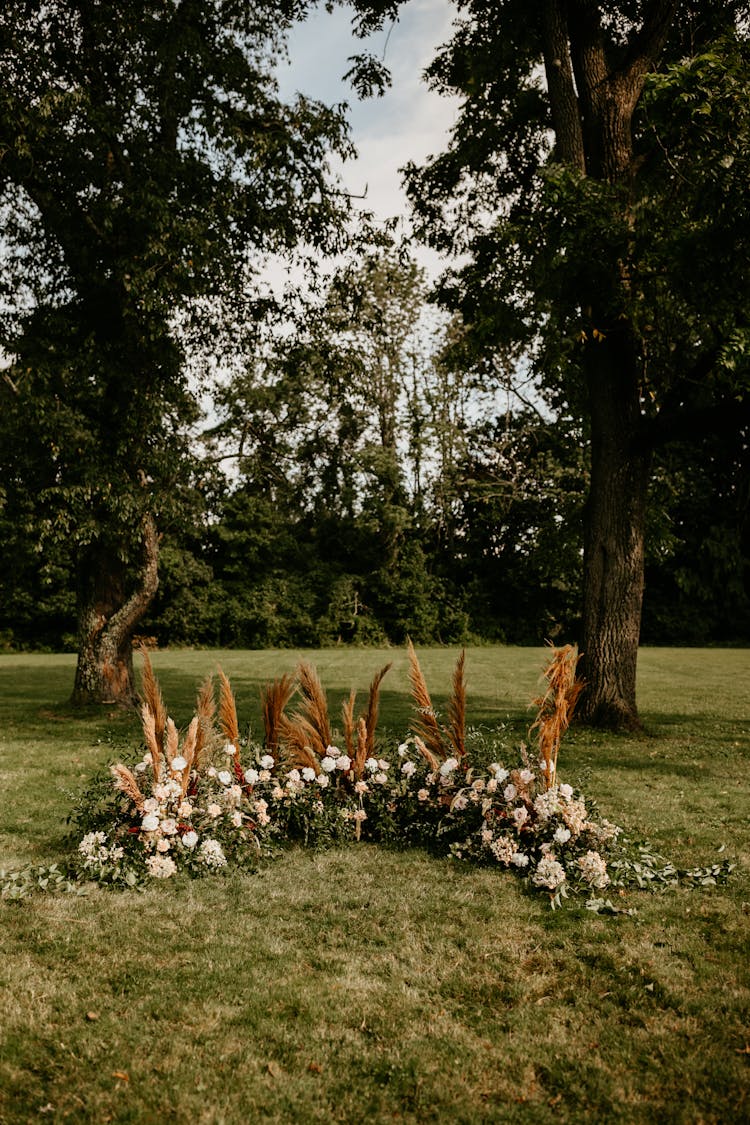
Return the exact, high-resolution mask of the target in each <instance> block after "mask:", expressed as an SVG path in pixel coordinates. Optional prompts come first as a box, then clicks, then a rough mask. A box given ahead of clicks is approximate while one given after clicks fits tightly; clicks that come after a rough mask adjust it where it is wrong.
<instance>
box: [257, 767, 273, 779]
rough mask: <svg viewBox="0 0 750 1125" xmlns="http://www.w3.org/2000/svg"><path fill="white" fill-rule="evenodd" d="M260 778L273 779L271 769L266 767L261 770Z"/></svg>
mask: <svg viewBox="0 0 750 1125" xmlns="http://www.w3.org/2000/svg"><path fill="white" fill-rule="evenodd" d="M258 780H259V781H270V780H271V771H270V770H266V769H263V770H261V771H260V773H259V774H258Z"/></svg>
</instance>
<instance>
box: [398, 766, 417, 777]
mask: <svg viewBox="0 0 750 1125" xmlns="http://www.w3.org/2000/svg"><path fill="white" fill-rule="evenodd" d="M416 772H417V767H416V766H415V765H414V762H404V764H403V765H402V766H401V773H402V774H404V776H405V777H411V775H412V774H413V773H416Z"/></svg>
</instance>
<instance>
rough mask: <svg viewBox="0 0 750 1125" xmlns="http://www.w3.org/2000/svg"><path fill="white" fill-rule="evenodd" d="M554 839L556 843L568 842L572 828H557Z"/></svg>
mask: <svg viewBox="0 0 750 1125" xmlns="http://www.w3.org/2000/svg"><path fill="white" fill-rule="evenodd" d="M552 839H553V840H554V841H555V843H556V844H567V842H568V840H569V839H570V829H569V828H556V829H555V834H554V836H553V837H552Z"/></svg>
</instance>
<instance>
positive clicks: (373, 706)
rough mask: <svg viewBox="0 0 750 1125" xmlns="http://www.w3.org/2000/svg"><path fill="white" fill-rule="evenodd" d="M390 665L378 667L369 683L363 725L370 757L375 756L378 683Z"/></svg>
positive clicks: (380, 682) (378, 701)
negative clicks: (365, 728)
mask: <svg viewBox="0 0 750 1125" xmlns="http://www.w3.org/2000/svg"><path fill="white" fill-rule="evenodd" d="M392 667H393V663H392V662H391V663H389V664H386V666H385V667H384V668H381V669H380V671H379V672H378V674H377V675H376V676H375V679H374V680H373V681H372V683H371V684H370V697H369V699H368V702H367V714H366V715H365V726H366V727H367V755H368V757H370V758H374V757H375V731H376V730H377V726H378V712H379V707H380V685H381V684H382V682H383V680H384V679H385V677H386V676H387V674H388V672H390V670H391V668H392Z"/></svg>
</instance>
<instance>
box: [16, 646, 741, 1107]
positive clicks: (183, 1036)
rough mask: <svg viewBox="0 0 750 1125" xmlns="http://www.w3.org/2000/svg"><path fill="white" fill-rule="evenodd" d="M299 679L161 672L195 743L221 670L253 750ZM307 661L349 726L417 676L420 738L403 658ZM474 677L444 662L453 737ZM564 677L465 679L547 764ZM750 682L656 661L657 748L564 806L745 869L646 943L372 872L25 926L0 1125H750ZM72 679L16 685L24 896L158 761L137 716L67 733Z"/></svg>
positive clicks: (501, 658)
mask: <svg viewBox="0 0 750 1125" xmlns="http://www.w3.org/2000/svg"><path fill="white" fill-rule="evenodd" d="M299 655H300V654H297V653H294V652H290V651H286V650H285V651H282V652H262V653H241V652H223V653H197V652H175V653H172V652H164V653H156V654H155V655H154V665H155V668H156V671H157V674H158V676H159V678H160V680H161V683H162V686H163V689H164V694H165V697H166V699H167V703H168V706H169V708H170V711H171V712H172V714H173V715H174V717H175V719H176V720H177V721H178V722H180V723H182V724H184V723H185V722H186V721H187V720H188V719H189V717H190V713H191V705H192V700H193V697H194V692H195V688H196V686H197V683H198V682H199V680H200V679H202V677H203V676H204V675H205V673H206V672H207V671H210V670H212V668H213V667H214V666H215V665H216V664H217V663H220V664H221V665H222V667H223V668H224V670H225V671H226V672H227V674H228V675H229V676H230V678H231V680H232V682H233V684H234V687H235V691H236V694H237V698H238V707H239V711H240V716H241V719H242V720H243V722H244V723H246V724H249V725H250V727H251V729H253V730H254V731H256V732H258V731H259V706H258V687H259V685H260V684H261V683H263V682H264V681H265V680H267V679H269V678H272V677H273V676H276V675H278V674H279V673H280V672H283V671H288V670H292V669H293V668H294V665H295V663H296V660H297V658H298V657H299ZM305 655H306V656H308V657H309V656H312V657H313V659H314V661H315V663H316V665H317V667H318V669H319V671H320V674H321V678H322V680H323V683H324V685H325V686H326V687H327V688H328V689H329V694H330V698H331V700H332V705H333V706H334V707H335V706H336V705H337V702H338V700H340V699H341V698H343V697H344V696H345V695H347V694H348V692H349V689H350V688H351V687H357V688H359V689H361V690H362V691H363V692H364V691H365V690H366V687H367V685H368V683H369V680H370V679H371V677H372V675H373V674H374V673H375V672H376V671H377V670H378V669H379V668H380V667H381V666H382V664H383V663H385V662H386V661H387V660H393V661H394V668H393V669H392V671H391V672H390V674H389V676H388V678H387V679H386V681H385V684H384V688H385V691H384V694H383V698H382V706H381V724H382V725H383V726H385V727H387V728H388V729H390V730H392V731H394V732H397V733H399V734H400V733H402V732H403V731H404V730H405V728H406V726H407V723H408V718H409V711H410V706H409V699H408V684H407V677H406V667H407V662H406V656H405V654H404V653H402V652H400V651H390V650H389V651H388V652H377V651H373V650H359V651H351V650H341V649H333V650H325V651H323V652H320V653H316V654H305ZM455 656H456V654H455V653H453V652H450V651H445V650H438V649H434V650H423V651H421V652H420V659H421V662H422V667H423V669H424V671H425V674H426V677H427V681H428V683H429V685H430V687H431V690H432V692H433V698H434V701H435V703H436V705H437V706H438V707H439V706H440V703H441V700H442V699H444V698H445V696H446V694H447V691H448V687H449V683H450V674H451V670H452V667H453V664H454V662H455ZM543 660H544V654H543V653H542V651H541V650H533V649H509V648H502V649H501V648H478V649H472V650H470V651H469V653H468V654H467V678H468V687H469V717H470V721H471V722H474V723H480V722H481V723H483V724H488V725H492V726H494V727H496V728H497V729H498V731H499V734H500V736H501V737H502V738H503V739H504V740H505V741H506V742H507V743H508V744H509V745H511V744H513V743H514V742H515V741H517V740H518V739H519V738H521V737H523V735H524V732H525V730H526V727H527V726H528V722H529V719H530V712H529V710H528V706H527V704H528V700H529V698H530V697H531V696H532V695H533V694H534V693H535V692H536V690H537V688H538V686H539V672H540V669H541V667H542V663H543ZM749 671H750V653H747V652H740V651H728V650H716V651H706V650H703V651H698V650H680V649H669V650H667V649H645V650H643V651H642V653H641V660H640V705H641V710H642V714H643V717H644V720H645V723H646V733H645V734H644V735H643V736H639V737H635V736H632V735H630V736H621V737H612V736H609V735H604V734H601V733H592V732H586V731H583V730H576V731H573V732H572V733H571V734H570V736H569V737H568V739H567V741H566V742H565V744H564V746H563V750H562V752H561V759H560V768H561V777H562V778H563V779H564V780H569V781H572V782H576V781H578V780H579V779H582V780H583V782H584V788H585V790H586V792H587V793H588V794H590V795H591V796H592V797H594V798H596V799H597V800H598V802H599V805H600V808H601V812H602V814H603V815H604V816H607V817H608V818H609V819H611V820H614V821H617V822H618V823H620V824H623V825H624V826H625V827H626V828H627V829H629V830H630V831H631V832H633V833H635V834H642V835H644V836H647V837H649V838H650V839H651V840H652V841H653V842H654V844H655V846H657V847H658V848H659V850H661V851H662V852H664V853H665V854H667V855H668V856H669V857H670V858H672V859H674V860H675V861H676V862H677V863H678V864H680V865H681V866H694V865H703V864H707V863H711V862H715V861H716V860H717V859H718V858H722V857H724V856H726V855H730V856H731V857H733V858H735V859H736V860H737V862H738V865H739V866H738V870H737V872H736V873H735V875H734V876H733V878H732V880H731V881H730V883H729V885H728V886H726V887H718V888H709V889H707V890H705V891H696V890H688V889H680V890H667V891H664V892H661V893H658V894H655V895H648V894H639V893H636V892H632V893H630V892H629V893H628V894H627V896H625V897H624V898H622V899H620V900H618V901H620V902H621V903H622V904H623V905H625V906H627V907H634V908H636V910H637V914H636V915H635V916H632V917H630V916H618V917H602V916H598V915H595V914H592V913H591V912H589V911H586V910H585V909H584V908H583V907H582V906H581V905H573V906H567V907H566V908H565V909H564V910H562V911H558V912H555V913H553V912H552V911H550V909H549V907H548V905H547V904H546V900H545V899H544V898H543V897H542V896H534V895H531V894H527V893H525V892H524V891H523V890H522V889H521V888H520V886H519V884H518V883H517V882H516V881H514V880H513V878H512V877H511V876H508V875H503V874H501V873H500V872H498V871H493V870H487V869H481V870H470V869H464V868H462V867H460V866H458V865H456V864H452V863H451V862H449V861H438V860H434V859H431V858H429V857H427V856H425V855H424V854H421V853H418V852H404V853H400V852H393V851H386V850H378V849H376V848H373V847H371V846H360V847H351V848H348V849H338V850H334V851H330V852H324V853H310V852H308V853H305V852H301V851H295V852H291V853H288V854H286V855H284V856H283V857H282V858H280V859H278V860H276V861H275V862H274V863H273V864H269V865H268V866H266V867H265V868H264V869H263V870H262V871H261V872H260V873H259V874H257V875H254V876H243V877H239V876H229V877H226V878H221V877H219V878H215V879H213V880H211V879H205V880H202V881H200V882H193V883H187V882H183V883H181V882H173V883H172V882H170V883H168V884H166V885H161V884H160V885H159V886H158V887H155V888H154V889H148V890H147V891H146V892H144V893H141V894H135V893H131V894H119V893H111V892H105V891H91V892H90V893H89V894H87V895H86V896H85V897H73V896H52V895H39V896H36V897H34V898H32V899H27V900H23V901H21V902H7V901H4V902H3V903H2V904H0V988H1V989H2V997H3V1012H2V1018H1V1019H0V1044H1V1045H0V1122H2V1123H3V1125H5V1123H8V1125H10V1123H16V1122H27V1121H44V1120H47V1121H64V1120H70V1121H80V1122H108V1121H113V1122H143V1123H152V1122H153V1123H154V1125H156V1123H157V1122H158V1123H161V1122H176V1123H178V1125H183V1123H184V1125H187V1123H188V1122H190V1123H194V1122H206V1123H211V1125H214V1123H215V1125H219V1123H227V1125H234V1123H235V1122H236V1123H245V1122H256V1121H257V1122H301V1123H305V1122H328V1121H341V1122H360V1121H373V1122H386V1121H388V1122H391V1121H402V1122H465V1123H467V1125H468V1123H475V1122H476V1123H479V1122H495V1121H497V1122H524V1123H526V1122H528V1123H530V1125H531V1123H533V1125H536V1123H542V1125H544V1123H546V1122H571V1123H577V1122H610V1121H611V1122H654V1123H656V1122H659V1123H662V1122H682V1123H685V1125H697V1123H701V1122H706V1123H708V1122H712V1123H717V1125H724V1123H727V1122H747V1121H748V1120H750V1010H749V1009H750V973H749V970H748V951H749V949H750V848H749V844H748V823H749V816H748V814H749V813H750V780H749V776H750V689H749V687H748V683H749V677H748V672H749ZM72 674H73V658H72V657H68V656H31V655H30V656H0V778H1V779H2V788H1V791H2V804H1V805H0V810H1V811H0V867H5V868H13V867H17V866H20V865H22V864H25V863H50V862H53V861H54V860H57V859H60V858H62V857H63V856H64V854H65V850H66V848H67V847H68V843H67V841H66V832H67V830H68V829H67V825H66V823H65V818H66V816H67V814H68V811H69V809H70V806H71V800H72V797H71V794H73V793H75V792H76V791H77V790H79V789H80V788H81V787H82V786H83V785H84V784H85V782H86V779H87V778H88V777H89V776H90V774H91V773H92V771H93V770H94V769H95V768H97V767H98V766H99V765H100V764H103V763H105V762H107V761H109V760H111V759H112V758H114V757H117V756H118V755H119V754H121V753H122V752H124V751H125V750H127V748H129V747H131V746H133V745H134V744H137V742H138V740H139V731H138V724H137V720H136V719H135V717H134V716H131V715H122V714H118V713H111V712H106V711H102V712H98V713H95V714H91V715H86V716H83V717H81V716H80V715H76V714H74V713H73V712H71V711H70V710H69V708H68V707H67V705H66V703H65V702H64V701H65V699H66V697H67V695H68V694H69V692H70V689H71V686H72ZM720 848H723V849H724V850H723V851H722V852H719V849H720Z"/></svg>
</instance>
